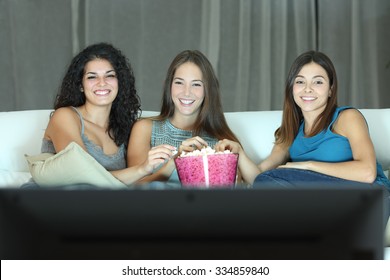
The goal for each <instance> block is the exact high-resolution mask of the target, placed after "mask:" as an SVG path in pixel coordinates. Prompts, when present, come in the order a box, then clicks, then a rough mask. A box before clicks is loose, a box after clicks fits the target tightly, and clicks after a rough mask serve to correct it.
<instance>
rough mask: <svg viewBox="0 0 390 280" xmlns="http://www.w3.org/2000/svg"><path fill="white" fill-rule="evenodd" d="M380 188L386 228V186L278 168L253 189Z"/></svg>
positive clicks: (389, 198)
mask: <svg viewBox="0 0 390 280" xmlns="http://www.w3.org/2000/svg"><path fill="white" fill-rule="evenodd" d="M326 185H329V186H332V185H333V186H340V185H343V186H374V185H376V186H380V187H382V188H383V190H384V203H383V208H384V209H383V214H384V215H383V219H384V225H385V226H386V224H387V221H388V219H389V215H390V193H389V191H388V190H387V189H386V186H384V185H380V184H367V183H361V182H356V181H350V180H345V179H341V178H338V177H333V176H329V175H325V174H321V173H318V172H314V171H310V170H304V169H295V168H277V169H272V170H269V171H266V172H263V173H261V174H259V175H258V176H257V177H256V179H255V181H254V183H253V188H255V189H260V188H265V187H267V188H269V187H270V186H278V187H282V188H295V187H302V186H303V187H315V186H326Z"/></svg>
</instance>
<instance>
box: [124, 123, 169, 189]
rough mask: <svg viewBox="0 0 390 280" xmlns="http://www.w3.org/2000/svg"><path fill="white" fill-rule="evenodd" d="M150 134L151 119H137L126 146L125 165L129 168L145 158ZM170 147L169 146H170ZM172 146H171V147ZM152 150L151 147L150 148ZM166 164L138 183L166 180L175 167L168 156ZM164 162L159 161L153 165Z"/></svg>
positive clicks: (148, 149) (147, 152)
mask: <svg viewBox="0 0 390 280" xmlns="http://www.w3.org/2000/svg"><path fill="white" fill-rule="evenodd" d="M151 136H152V120H150V119H142V120H139V121H137V122H136V123H135V124H134V126H133V128H132V130H131V135H130V139H129V145H128V148H127V166H128V167H129V168H133V167H136V166H137V165H140V164H142V163H143V162H145V160H147V158H148V155H149V151H151V149H150V148H151V147H150V139H151ZM170 147H171V146H170ZM172 148H173V147H172ZM152 150H153V149H152ZM165 159H168V161H167V162H166V164H164V166H162V167H161V168H160V169H159V170H158V171H157V172H156V173H153V174H151V173H150V174H147V176H145V177H143V178H142V179H141V180H139V181H138V182H139V183H145V182H151V181H166V180H168V178H169V177H170V176H171V174H172V172H173V170H174V169H175V163H174V161H173V159H172V158H170V157H168V158H165ZM163 162H164V160H163V161H160V162H159V163H158V164H157V165H156V166H155V167H157V166H158V165H159V164H162V163H163Z"/></svg>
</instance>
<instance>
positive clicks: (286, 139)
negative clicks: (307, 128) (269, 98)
mask: <svg viewBox="0 0 390 280" xmlns="http://www.w3.org/2000/svg"><path fill="white" fill-rule="evenodd" d="M311 62H314V63H317V64H318V65H320V66H321V67H322V68H324V70H325V71H326V73H327V74H328V78H329V84H330V89H331V95H330V97H329V98H328V102H327V104H326V107H325V109H324V111H323V112H322V113H321V114H320V115H319V116H318V117H317V119H316V120H315V122H314V125H313V129H312V130H311V132H310V134H309V135H308V136H314V135H316V134H318V133H320V132H321V131H323V130H324V129H326V128H327V127H328V126H329V125H330V123H331V121H332V117H333V114H334V112H335V110H336V108H337V76H336V70H335V68H334V66H333V63H332V61H331V60H330V58H329V57H328V56H327V55H325V54H324V53H322V52H318V51H308V52H305V53H303V54H301V55H300V56H298V57H297V58H296V59H295V61H294V62H293V64H292V65H291V68H290V71H289V74H288V76H287V80H286V86H285V91H284V94H285V96H284V105H283V117H282V124H281V126H280V127H279V128H278V129H277V130H276V131H275V143H276V144H282V145H283V146H286V147H289V146H290V145H291V144H292V143H293V141H294V139H295V137H296V135H297V134H298V130H299V126H300V125H301V123H302V120H303V115H302V110H301V108H299V106H298V105H297V104H296V103H295V101H294V97H293V86H294V82H295V78H296V77H297V75H298V73H299V71H301V69H302V67H303V66H305V65H306V64H309V63H311Z"/></svg>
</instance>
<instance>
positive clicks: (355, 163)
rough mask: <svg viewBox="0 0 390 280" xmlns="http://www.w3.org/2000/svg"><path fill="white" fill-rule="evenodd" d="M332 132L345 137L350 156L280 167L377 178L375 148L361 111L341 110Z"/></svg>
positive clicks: (361, 179)
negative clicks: (339, 160) (330, 161)
mask: <svg viewBox="0 0 390 280" xmlns="http://www.w3.org/2000/svg"><path fill="white" fill-rule="evenodd" d="M333 132H334V133H337V134H340V135H342V136H344V137H346V138H348V141H349V143H350V145H351V150H352V155H353V160H351V161H347V162H339V163H328V162H318V161H307V162H289V163H287V164H286V165H285V166H282V167H285V168H301V169H307V170H312V171H316V172H319V173H323V174H327V175H330V176H334V177H339V178H342V179H347V180H353V181H359V182H364V183H372V182H373V181H374V180H375V178H376V157H375V150H374V146H373V144H372V141H371V138H370V136H369V133H368V127H367V124H366V122H365V119H364V117H363V116H362V115H361V113H360V112H358V111H357V110H345V111H343V112H342V113H341V114H340V116H339V118H338V120H337V122H336V123H335V124H334V129H333Z"/></svg>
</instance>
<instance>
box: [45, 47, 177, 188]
mask: <svg viewBox="0 0 390 280" xmlns="http://www.w3.org/2000/svg"><path fill="white" fill-rule="evenodd" d="M54 109H55V111H54V112H53V113H52V115H51V118H50V121H49V124H48V126H47V129H46V131H45V134H44V139H43V143H42V152H46V153H58V152H60V151H61V150H63V149H65V148H66V147H67V146H68V145H69V144H70V143H71V142H75V143H76V144H78V145H79V146H80V147H82V148H83V149H84V150H85V151H87V152H88V153H89V154H90V155H91V156H92V157H93V158H95V159H96V160H97V161H98V162H99V163H100V164H101V165H102V166H104V167H105V168H106V169H107V170H108V171H110V172H111V173H112V175H114V176H115V177H116V178H117V179H119V180H120V181H122V182H123V183H125V184H127V185H129V184H131V183H133V182H135V181H137V180H139V179H140V178H142V177H143V176H146V175H149V174H150V173H151V172H152V171H153V169H154V168H155V166H157V165H158V164H160V163H161V162H163V161H164V160H165V159H167V158H169V157H171V156H172V151H173V150H174V148H173V147H171V146H169V145H160V146H159V147H156V148H155V149H153V150H151V151H150V152H149V153H148V156H147V157H146V158H145V160H144V161H143V162H142V163H140V164H139V165H137V166H133V167H131V168H126V150H127V144H128V140H129V137H130V132H131V129H132V126H133V124H134V122H135V121H136V120H137V119H138V117H139V115H140V100H139V97H138V95H137V91H136V88H135V79H134V74H133V70H132V68H131V65H130V63H129V62H128V59H127V58H126V57H125V56H124V55H123V54H122V53H121V51H120V50H118V49H117V48H115V47H113V46H112V45H110V44H107V43H98V44H94V45H91V46H88V47H87V48H85V49H84V50H83V51H81V52H80V53H79V54H77V55H76V56H75V57H74V58H73V60H72V61H71V63H70V65H69V68H68V70H67V72H66V74H65V77H64V79H63V81H62V85H61V89H60V92H59V94H58V95H57V98H56V100H55V104H54Z"/></svg>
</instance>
